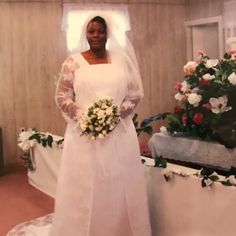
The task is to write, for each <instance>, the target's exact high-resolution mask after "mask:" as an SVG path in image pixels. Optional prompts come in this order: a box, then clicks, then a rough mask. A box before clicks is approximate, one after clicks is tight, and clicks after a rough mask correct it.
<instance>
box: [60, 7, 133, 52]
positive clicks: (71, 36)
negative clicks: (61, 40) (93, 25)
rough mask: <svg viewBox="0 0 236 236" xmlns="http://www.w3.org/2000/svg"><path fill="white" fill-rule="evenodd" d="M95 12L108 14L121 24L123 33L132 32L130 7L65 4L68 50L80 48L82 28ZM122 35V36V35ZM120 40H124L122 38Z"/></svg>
mask: <svg viewBox="0 0 236 236" xmlns="http://www.w3.org/2000/svg"><path fill="white" fill-rule="evenodd" d="M94 11H99V12H106V13H108V14H109V16H111V17H112V19H113V21H114V22H116V23H117V24H119V29H120V30H121V31H123V32H125V31H129V30H130V20H129V12H128V7H127V6H126V5H117V4H64V6H63V18H62V30H63V31H66V38H67V48H68V50H69V51H73V50H74V49H76V48H77V46H78V41H79V38H80V35H81V28H82V25H84V22H85V20H86V18H87V16H88V15H90V14H91V13H92V12H94ZM117 34H119V32H117ZM120 35H122V34H120ZM120 40H123V39H122V38H121V39H120Z"/></svg>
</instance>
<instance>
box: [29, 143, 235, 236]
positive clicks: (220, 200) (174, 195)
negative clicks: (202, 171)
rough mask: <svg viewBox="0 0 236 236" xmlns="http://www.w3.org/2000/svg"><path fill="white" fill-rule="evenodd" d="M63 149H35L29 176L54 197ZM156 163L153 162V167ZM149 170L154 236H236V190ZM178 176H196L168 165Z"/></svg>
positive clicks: (148, 184)
mask: <svg viewBox="0 0 236 236" xmlns="http://www.w3.org/2000/svg"><path fill="white" fill-rule="evenodd" d="M61 151H62V150H61V149H58V148H53V149H51V148H48V147H47V148H44V147H42V146H41V145H39V144H37V145H36V147H35V148H34V157H33V158H34V161H35V165H36V170H35V171H34V172H30V171H29V172H28V176H29V182H30V184H32V185H33V186H34V187H36V188H38V189H39V190H41V191H43V192H44V193H46V194H49V195H50V196H52V197H53V196H54V195H55V190H56V180H57V175H58V170H59V165H60V155H61ZM151 163H152V161H150V164H151ZM144 168H145V178H146V182H147V189H148V198H149V205H150V213H151V223H152V228H153V236H235V235H236V224H235V219H236V204H235V200H236V187H226V186H223V185H221V184H219V183H215V184H214V185H213V187H211V188H210V187H207V188H202V187H201V180H200V179H198V178H197V177H194V176H189V177H181V176H178V175H173V177H172V178H171V179H170V181H169V182H166V180H165V178H164V176H163V173H162V172H163V171H164V170H165V169H162V168H157V167H147V166H144ZM168 168H169V169H171V170H175V171H176V172H178V171H179V170H180V171H183V172H184V173H187V174H192V173H195V172H196V170H195V169H190V168H186V167H182V166H178V165H173V164H168Z"/></svg>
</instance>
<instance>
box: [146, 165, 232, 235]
mask: <svg viewBox="0 0 236 236" xmlns="http://www.w3.org/2000/svg"><path fill="white" fill-rule="evenodd" d="M169 168H170V169H179V168H180V169H184V172H186V170H188V171H187V172H189V173H191V172H192V173H194V172H196V170H193V169H190V168H185V167H180V166H176V165H169ZM162 171H163V170H162V169H161V168H148V169H147V170H146V180H147V188H148V197H149V205H150V210H151V223H152V229H153V236H235V235H236V224H235V219H236V204H235V200H236V187H226V186H223V185H222V184H220V183H214V185H213V186H212V187H206V188H202V187H201V181H200V179H198V178H197V177H193V176H189V177H181V176H177V175H174V176H173V178H172V179H171V180H169V182H166V180H165V178H164V177H163V174H162V173H161V172H162Z"/></svg>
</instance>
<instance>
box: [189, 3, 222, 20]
mask: <svg viewBox="0 0 236 236" xmlns="http://www.w3.org/2000/svg"><path fill="white" fill-rule="evenodd" d="M224 1H225V0H186V1H185V5H186V20H195V19H200V18H207V17H212V16H221V15H222V12H223V3H224Z"/></svg>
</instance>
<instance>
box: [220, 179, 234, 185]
mask: <svg viewBox="0 0 236 236" xmlns="http://www.w3.org/2000/svg"><path fill="white" fill-rule="evenodd" d="M220 182H221V183H222V184H223V185H224V186H232V185H233V184H231V183H230V181H229V180H227V181H224V180H223V181H220Z"/></svg>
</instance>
